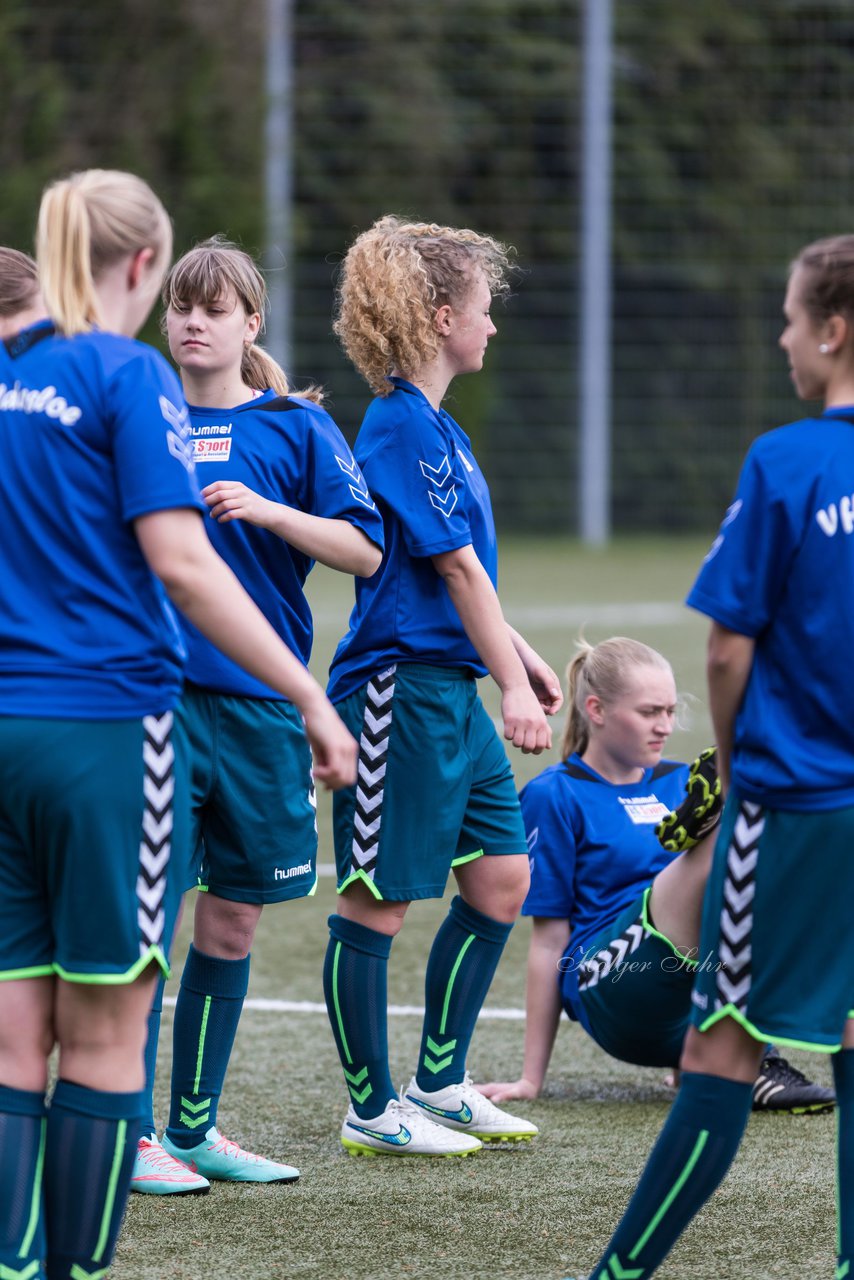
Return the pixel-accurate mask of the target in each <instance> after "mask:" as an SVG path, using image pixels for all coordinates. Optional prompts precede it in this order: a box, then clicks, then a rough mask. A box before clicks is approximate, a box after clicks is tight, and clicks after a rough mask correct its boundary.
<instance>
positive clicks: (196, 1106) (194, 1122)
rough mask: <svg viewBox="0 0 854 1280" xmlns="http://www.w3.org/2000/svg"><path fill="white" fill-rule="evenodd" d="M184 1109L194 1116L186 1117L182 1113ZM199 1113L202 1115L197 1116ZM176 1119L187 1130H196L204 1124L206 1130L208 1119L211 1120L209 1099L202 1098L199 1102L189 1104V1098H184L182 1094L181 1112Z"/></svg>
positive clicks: (185, 1114)
mask: <svg viewBox="0 0 854 1280" xmlns="http://www.w3.org/2000/svg"><path fill="white" fill-rule="evenodd" d="M184 1107H186V1108H187V1111H192V1112H194V1113H195V1114H194V1115H187V1113H186V1112H185V1111H184ZM199 1112H202V1113H203V1114H202V1115H199ZM178 1119H179V1121H180V1123H181V1124H182V1125H184V1127H185V1128H187V1129H198V1127H199V1125H203V1124H206V1125H207V1126H208V1128H210V1119H211V1100H210V1098H202V1100H201V1102H196V1103H194V1102H191V1101H190V1099H189V1098H185V1097H184V1096H183V1094H182V1095H181V1111H180V1114H179V1116H178Z"/></svg>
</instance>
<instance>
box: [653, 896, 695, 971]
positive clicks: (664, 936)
mask: <svg viewBox="0 0 854 1280" xmlns="http://www.w3.org/2000/svg"><path fill="white" fill-rule="evenodd" d="M651 893H652V886H650V887H649V888H648V889H644V891H643V906H642V907H641V921H642V923H643V927H644V928H645V929H646V931H647V932H648V933H651V934H652V936H653V937H654V938H658V939H659V941H660V942H663V943H664V944H665V946H668V947H669V948H670V950H671V951H672V952H673V954H674V955H675V956H678V957H679V959H680V960H682V961H684V963H685V964H689V965H691V966H692V967H693V968H695V969H696V967H697V965H698V964H699V963H700V962H699V960H695V959H692V958H691V956H689V955H686V954H685V952H684V951H680V950H679V948H678V947H677V946H676V944H675V942H671V941H670V939H669V938H668V936H667V934H666V933H662V932H661V930H660V929H656V927H655V925H654V924H653V923H652V917H651V916H650V914H649V898H650V894H651Z"/></svg>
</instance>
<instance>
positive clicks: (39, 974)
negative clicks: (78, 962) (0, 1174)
mask: <svg viewBox="0 0 854 1280" xmlns="http://www.w3.org/2000/svg"><path fill="white" fill-rule="evenodd" d="M52 977H53V965H52V964H37V965H33V967H32V969H7V970H6V971H5V973H0V982H16V981H17V980H18V978H52ZM0 1280H3V1273H2V1271H0Z"/></svg>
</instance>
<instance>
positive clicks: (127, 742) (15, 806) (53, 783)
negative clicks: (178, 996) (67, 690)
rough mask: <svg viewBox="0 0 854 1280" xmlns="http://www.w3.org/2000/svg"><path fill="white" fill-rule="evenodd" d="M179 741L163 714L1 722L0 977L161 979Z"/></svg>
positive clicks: (169, 923) (175, 883)
mask: <svg viewBox="0 0 854 1280" xmlns="http://www.w3.org/2000/svg"><path fill="white" fill-rule="evenodd" d="M179 743H180V733H178V732H176V729H175V727H174V726H173V717H172V712H171V711H169V712H166V713H164V714H163V715H161V716H146V717H145V718H144V719H142V720H120V721H108V722H104V721H89V720H82V721H81V720H38V719H24V718H18V717H3V718H0V979H6V980H8V979H13V978H28V977H39V976H42V975H48V974H57V975H58V976H59V977H61V978H64V979H65V980H66V981H69V982H81V983H91V984H116V983H125V982H131V981H133V979H134V978H136V977H137V976H138V975H139V973H140V972H141V971H142V970H143V969H144V968H145V967H146V966H147V965H148V964H149V963H150V962H151V961H152V960H153V961H155V962H156V963H158V964H159V965H160V967H161V969H162V970H163V971H164V973H168V969H169V966H168V953H169V947H170V944H171V941H172V935H173V932H174V929H175V919H176V915H177V908H178V903H179V901H180V895H181V891H182V890H183V888H184V883H183V879H184V868H185V867H186V862H187V844H188V835H189V803H188V801H189V790H188V786H187V775H186V758H185V752H184V751H183V750H182V749H181V747H180V745H179ZM176 870H177V874H175V872H176Z"/></svg>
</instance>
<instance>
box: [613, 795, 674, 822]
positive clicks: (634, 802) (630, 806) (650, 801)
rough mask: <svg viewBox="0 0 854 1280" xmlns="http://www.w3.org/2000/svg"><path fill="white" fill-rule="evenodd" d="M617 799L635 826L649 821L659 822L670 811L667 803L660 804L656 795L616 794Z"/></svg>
mask: <svg viewBox="0 0 854 1280" xmlns="http://www.w3.org/2000/svg"><path fill="white" fill-rule="evenodd" d="M617 799H618V800H619V802H620V804H621V805H622V806H623V809H624V810H625V812H626V815H627V816H628V817H629V818H630V819H631V820H632V822H633V823H634V824H635V826H636V827H640V826H645V825H646V824H647V823H651V822H660V821H661V819H662V818H666V817H667V815H668V813H669V812H670V810H669V809H668V807H667V805H666V804H662V803H661V801H660V800H659V798H658V796H629V797H624V796H618V797H617Z"/></svg>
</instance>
